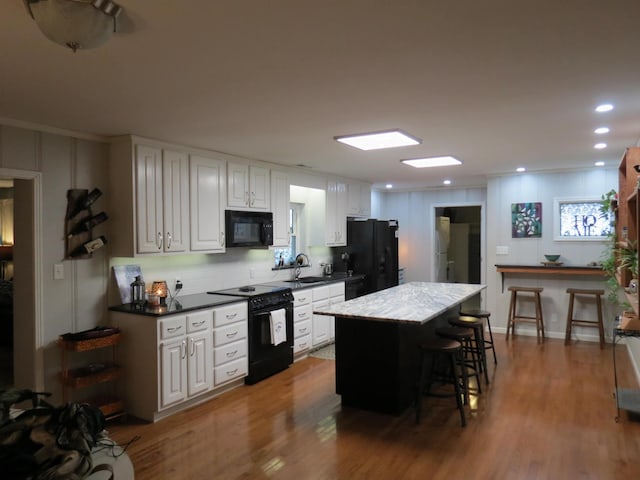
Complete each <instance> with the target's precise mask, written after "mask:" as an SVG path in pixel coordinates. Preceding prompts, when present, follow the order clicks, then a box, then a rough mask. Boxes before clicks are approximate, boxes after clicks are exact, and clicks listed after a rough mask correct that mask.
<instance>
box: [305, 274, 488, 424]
mask: <svg viewBox="0 0 640 480" xmlns="http://www.w3.org/2000/svg"><path fill="white" fill-rule="evenodd" d="M484 288H485V286H484V285H469V284H461V283H428V282H411V283H407V284H403V285H398V286H397V287H392V288H388V289H385V290H381V291H378V292H375V293H371V294H369V295H365V296H363V297H358V298H355V299H353V300H349V301H346V302H344V303H339V304H334V305H328V306H326V307H324V308H320V309H317V310H314V313H315V314H318V315H332V316H334V317H335V330H336V344H335V350H336V393H338V394H339V395H341V396H342V404H343V405H345V406H350V407H356V408H362V409H366V410H373V411H377V412H381V413H390V414H394V415H399V414H401V413H402V412H403V411H404V410H406V409H407V408H408V407H409V405H411V403H412V402H413V398H414V386H415V384H416V380H417V375H418V369H419V363H420V362H419V360H420V358H419V351H418V344H419V343H420V342H421V341H423V340H424V339H425V338H427V337H428V336H429V335H434V332H433V330H434V329H435V328H436V327H438V326H441V325H445V324H446V322H447V318H449V317H450V316H455V315H457V312H458V309H459V305H460V304H461V303H462V302H464V301H465V300H468V299H470V298H471V297H473V296H475V295H477V294H478V293H479V292H481V291H482V290H483V289H484Z"/></svg>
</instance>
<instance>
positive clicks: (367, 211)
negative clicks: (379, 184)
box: [347, 182, 371, 218]
mask: <svg viewBox="0 0 640 480" xmlns="http://www.w3.org/2000/svg"><path fill="white" fill-rule="evenodd" d="M347 196H348V204H347V215H348V216H350V217H365V218H369V217H370V216H371V187H370V186H369V184H366V183H358V182H349V184H348V185H347Z"/></svg>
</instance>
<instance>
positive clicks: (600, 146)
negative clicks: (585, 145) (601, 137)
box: [593, 142, 607, 150]
mask: <svg viewBox="0 0 640 480" xmlns="http://www.w3.org/2000/svg"><path fill="white" fill-rule="evenodd" d="M593 148H596V149H598V150H602V149H603V148H607V144H606V143H604V142H602V143H596V144H595V145H594V146H593Z"/></svg>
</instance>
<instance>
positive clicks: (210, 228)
mask: <svg viewBox="0 0 640 480" xmlns="http://www.w3.org/2000/svg"><path fill="white" fill-rule="evenodd" d="M189 177H190V185H189V188H190V193H191V235H190V238H191V250H192V251H198V252H216V253H217V252H224V250H225V235H224V228H225V226H224V205H225V196H226V182H227V175H226V164H225V162H223V161H221V160H216V159H213V158H207V157H203V156H200V155H191V156H190V159H189Z"/></svg>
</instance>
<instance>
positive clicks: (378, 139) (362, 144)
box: [333, 129, 422, 150]
mask: <svg viewBox="0 0 640 480" xmlns="http://www.w3.org/2000/svg"><path fill="white" fill-rule="evenodd" d="M333 139H334V140H335V141H337V142H340V143H345V144H347V145H350V146H352V147H355V148H359V149H360V150H379V149H382V148H393V147H406V146H408V145H419V144H420V143H422V140H420V139H419V138H416V137H412V136H411V135H409V134H408V133H405V132H403V131H402V130H398V129H396V130H385V131H382V132H371V133H358V134H355V135H342V136H339V137H333Z"/></svg>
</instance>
